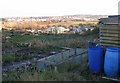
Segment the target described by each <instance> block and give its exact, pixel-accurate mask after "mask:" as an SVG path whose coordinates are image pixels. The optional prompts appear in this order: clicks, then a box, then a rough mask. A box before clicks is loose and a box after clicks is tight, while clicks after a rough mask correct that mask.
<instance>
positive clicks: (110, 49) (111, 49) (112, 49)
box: [107, 47, 120, 52]
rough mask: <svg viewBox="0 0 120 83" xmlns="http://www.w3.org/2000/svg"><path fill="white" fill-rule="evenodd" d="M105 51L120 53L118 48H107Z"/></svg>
mask: <svg viewBox="0 0 120 83" xmlns="http://www.w3.org/2000/svg"><path fill="white" fill-rule="evenodd" d="M107 51H114V52H118V51H119V52H120V48H112V47H109V48H107Z"/></svg>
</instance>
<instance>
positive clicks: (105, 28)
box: [100, 27, 120, 30]
mask: <svg viewBox="0 0 120 83" xmlns="http://www.w3.org/2000/svg"><path fill="white" fill-rule="evenodd" d="M100 29H104V30H120V28H119V27H100Z"/></svg>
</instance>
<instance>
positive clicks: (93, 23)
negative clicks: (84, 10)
mask: <svg viewBox="0 0 120 83" xmlns="http://www.w3.org/2000/svg"><path fill="white" fill-rule="evenodd" d="M97 23H98V22H84V21H81V22H73V24H75V25H79V24H83V25H84V24H92V25H97Z"/></svg>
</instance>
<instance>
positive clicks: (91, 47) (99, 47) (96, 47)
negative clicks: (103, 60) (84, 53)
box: [89, 46, 103, 49]
mask: <svg viewBox="0 0 120 83" xmlns="http://www.w3.org/2000/svg"><path fill="white" fill-rule="evenodd" d="M89 48H90V49H101V48H103V46H89Z"/></svg>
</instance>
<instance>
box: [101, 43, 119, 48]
mask: <svg viewBox="0 0 120 83" xmlns="http://www.w3.org/2000/svg"><path fill="white" fill-rule="evenodd" d="M100 45H102V46H109V47H120V45H116V44H108V43H107V44H106V43H100Z"/></svg>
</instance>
